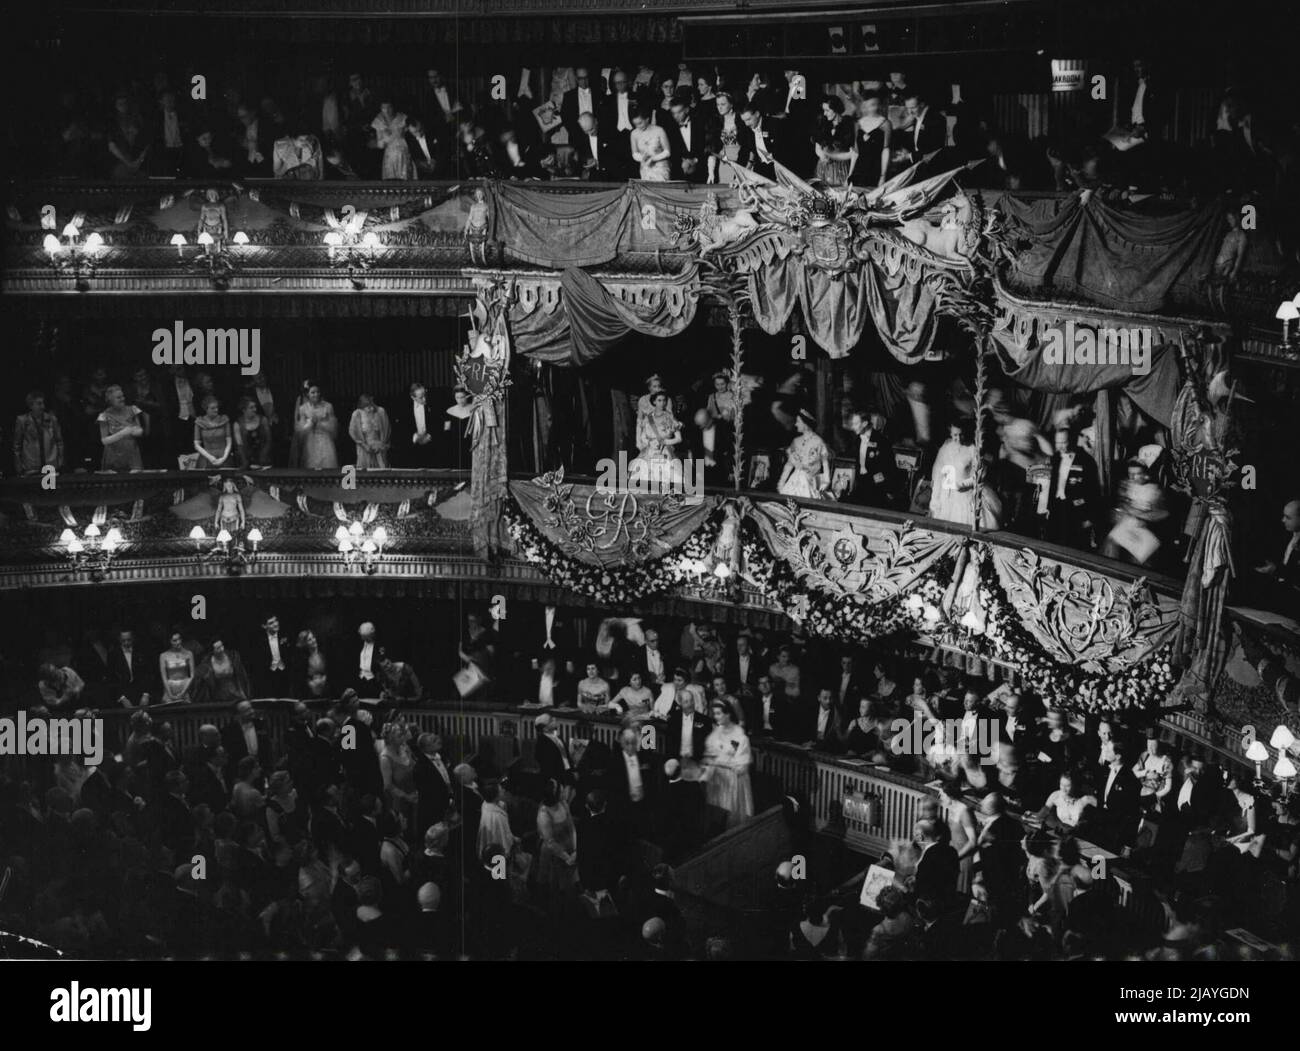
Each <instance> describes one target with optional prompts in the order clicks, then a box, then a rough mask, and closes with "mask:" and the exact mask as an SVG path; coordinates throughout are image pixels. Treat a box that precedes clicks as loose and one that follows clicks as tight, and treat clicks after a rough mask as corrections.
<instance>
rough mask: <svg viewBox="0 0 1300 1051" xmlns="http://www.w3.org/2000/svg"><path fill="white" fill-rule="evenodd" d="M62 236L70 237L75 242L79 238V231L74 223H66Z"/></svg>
mask: <svg viewBox="0 0 1300 1051" xmlns="http://www.w3.org/2000/svg"><path fill="white" fill-rule="evenodd" d="M63 236H64V237H71V238H72V239H73V240H74V241H75V240H76V239H77V238H78V237H80V236H81V230H80V229H79V228H78V226H77V224H76V223H68V225H67V226H65V227H64V228H63Z"/></svg>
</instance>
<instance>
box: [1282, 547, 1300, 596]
mask: <svg viewBox="0 0 1300 1051" xmlns="http://www.w3.org/2000/svg"><path fill="white" fill-rule="evenodd" d="M1290 543H1291V537H1290V536H1289V535H1288V536H1287V538H1286V540H1285V541H1284V542H1283V544H1282V550H1281V551H1279V552H1278V553H1277V567H1278V568H1277V579H1278V580H1279V581H1281V582H1282V583H1284V584H1288V585H1290V586H1291V587H1293V588H1294V587H1300V544H1296V546H1295V548H1294V550H1292V552H1291V556H1290V557H1289V558H1288V557H1287V553H1286V549H1287V546H1288V545H1289V544H1290Z"/></svg>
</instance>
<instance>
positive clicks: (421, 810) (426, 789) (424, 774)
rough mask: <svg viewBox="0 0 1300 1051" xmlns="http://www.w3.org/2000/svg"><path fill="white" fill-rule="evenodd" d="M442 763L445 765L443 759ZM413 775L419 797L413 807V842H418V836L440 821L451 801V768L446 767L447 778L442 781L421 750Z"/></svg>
mask: <svg viewBox="0 0 1300 1051" xmlns="http://www.w3.org/2000/svg"><path fill="white" fill-rule="evenodd" d="M443 765H444V766H446V762H445V761H444V763H443ZM414 777H415V790H416V792H417V793H419V796H420V799H419V803H418V804H417V805H416V809H415V829H414V830H413V834H414V837H415V842H416V843H419V842H420V837H422V836H423V835H424V833H425V832H427V831H428V830H429V828H430V827H431V826H432V825H436V824H437V823H438V822H439V821H441V820H442V819H443V817H444V816H445V815H446V813H447V805H448V804H449V803H450V802H451V783H450V778H451V768H450V767H447V777H448V780H447V781H444V780H443V779H442V774H440V773H438V768H437V767H436V766H435V765H434V763H433V760H432V759H430V758H429V757H428V756H427V755H425V754H424V753H423V752H417V754H416V756H415V770H414Z"/></svg>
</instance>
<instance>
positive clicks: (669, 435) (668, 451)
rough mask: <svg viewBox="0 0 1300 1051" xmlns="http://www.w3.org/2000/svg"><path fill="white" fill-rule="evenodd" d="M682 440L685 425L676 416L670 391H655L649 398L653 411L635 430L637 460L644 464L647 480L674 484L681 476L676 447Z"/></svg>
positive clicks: (640, 421)
mask: <svg viewBox="0 0 1300 1051" xmlns="http://www.w3.org/2000/svg"><path fill="white" fill-rule="evenodd" d="M681 440H682V425H681V423H680V422H678V420H677V417H676V416H674V415H673V410H672V403H671V402H670V401H669V398H668V392H667V391H663V390H660V391H656V392H655V393H654V394H652V395H651V396H650V410H649V411H648V412H647V413H645V415H643V416H641V418H640V420H639V421H638V423H637V428H636V446H637V460H639V461H641V462H642V463H643V464H644V467H643V468H642V470H644V471H645V473H646V478H647V480H654V481H660V480H667V481H671V480H673V479H674V476H676V478H677V479H678V480H680V477H681V465H680V463H679V462H678V460H677V458H676V457H675V456H674V455H673V447H674V446H676V445H679V444H680V443H681Z"/></svg>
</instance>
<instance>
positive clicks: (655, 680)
mask: <svg viewBox="0 0 1300 1051" xmlns="http://www.w3.org/2000/svg"><path fill="white" fill-rule="evenodd" d="M647 652H648V651H647V648H646V647H645V646H641V647H638V649H637V651H636V653H635V654H634V655H633V657H632V668H631V670H632V671H639V672H640V673H641V682H642V683H643V684H644V685H646V686H663V685H664V683H668V682H672V681H673V669H674V668H675V667H677V665H676V663H675V660H676V658H675V657H674V655H673V654H671V653H669V652H668V651H667V650H665V649H664V647H663V642H662V641H660V643H659V653H660V654H661V655H662V657H663V665H664V668H663V676H662V677H660V676H659V675H655V674H654V673H653V672H651V670H650V664H649V661H648V659H647V658H646V653H647Z"/></svg>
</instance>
